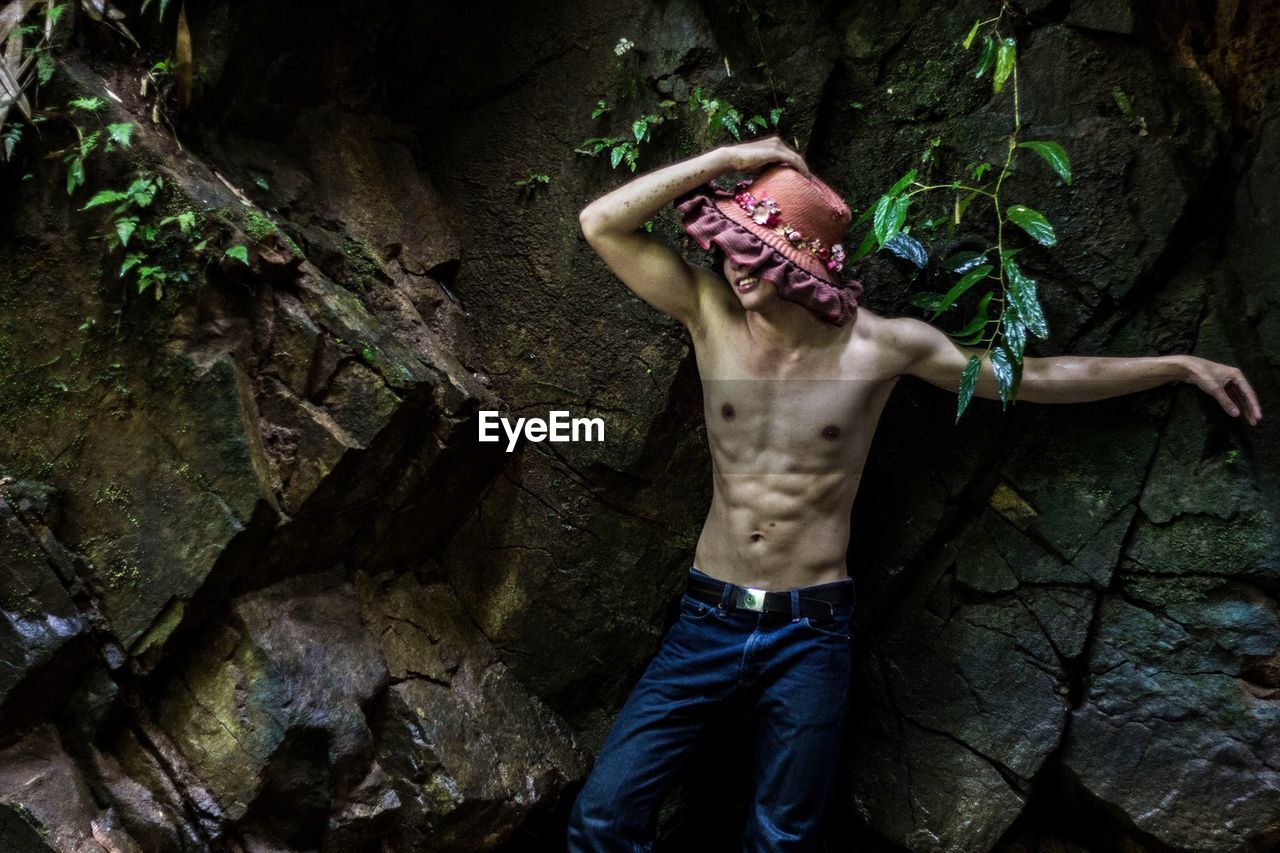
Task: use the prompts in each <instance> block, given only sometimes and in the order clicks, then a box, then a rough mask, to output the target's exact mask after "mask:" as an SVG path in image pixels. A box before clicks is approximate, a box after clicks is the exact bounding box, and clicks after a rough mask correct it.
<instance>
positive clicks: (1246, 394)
mask: <svg viewBox="0 0 1280 853" xmlns="http://www.w3.org/2000/svg"><path fill="white" fill-rule="evenodd" d="M888 328H889V333H888V334H889V336H890V340H889V341H887V344H888V346H889V347H890V348H891V349H892V351H893V352H894V353H895V355H894V360H895V362H896V364H897V367H898V372H899V373H901V374H904V375H909V376H918V377H919V378H921V379H923V380H925V381H926V382H929V383H931V384H933V385H937V386H938V387H939V388H945V389H947V390H948V391H955V390H957V388H958V387H959V384H960V373H961V371H962V370H964V366H965V364H966V363H968V361H969V356H970V355H982V354H984V352H985V351H984V350H978V349H971V348H968V347H961V346H959V345H957V344H956V343H955V342H954V341H952V340H951V339H950V338H948V337H947V336H946V335H945V334H944V333H943V332H942V331H941V330H939V329H937V328H935V327H934V326H931V325H929V324H928V323H925V322H923V321H921V320H915V319H912V318H907V317H903V318H897V319H894V320H892V321H890V324H889V327H888ZM981 366H982V369H981V372H980V373H979V374H978V381H977V384H976V385H975V387H974V391H973V393H974V395H975V396H978V397H985V398H987V399H992V400H998V399H999V398H1000V394H999V391H998V390H997V386H996V378H995V373H994V371H993V370H992V368H991V359H990V358H983V359H982V362H981ZM1166 382H1190V383H1192V384H1194V385H1197V386H1198V387H1199V388H1200V389H1201V390H1202V391H1204V392H1205V393H1206V394H1209V395H1210V396H1211V397H1213V398H1214V399H1215V400H1217V401H1218V403H1219V404H1220V405H1221V406H1222V408H1223V409H1224V410H1225V411H1226V412H1227V414H1229V415H1231V416H1232V417H1236V416H1238V415H1241V414H1243V415H1244V418H1245V419H1246V420H1247V421H1248V422H1249V423H1250V424H1251V425H1256V424H1257V423H1258V421H1259V420H1261V419H1262V406H1261V405H1260V404H1259V403H1258V395H1257V394H1256V393H1255V392H1254V390H1253V388H1252V386H1250V385H1249V380H1247V379H1245V377H1244V374H1243V373H1242V372H1241V371H1240V369H1239V368H1238V367H1233V366H1231V365H1229V364H1219V363H1218V362H1214V361H1209V360H1207V359H1203V358H1198V357H1196V356H1193V355H1163V356H1135V357H1132V358H1126V357H1106V356H1076V355H1064V356H1054V357H1052V358H1033V357H1031V356H1028V357H1026V358H1024V359H1023V360H1022V380H1021V382H1020V383H1019V385H1018V399H1019V400H1026V401H1027V402H1030V403H1083V402H1088V401H1090V400H1102V399H1105V398H1107V397H1118V396H1120V395H1121V394H1130V393H1132V392H1134V391H1143V390H1146V389H1147V388H1154V387H1156V386H1157V385H1163V384H1164V383H1166Z"/></svg>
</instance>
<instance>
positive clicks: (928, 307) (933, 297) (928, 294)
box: [907, 290, 943, 311]
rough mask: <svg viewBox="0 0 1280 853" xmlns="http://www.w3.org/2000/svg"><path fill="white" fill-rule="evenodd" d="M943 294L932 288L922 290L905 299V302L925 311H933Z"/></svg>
mask: <svg viewBox="0 0 1280 853" xmlns="http://www.w3.org/2000/svg"><path fill="white" fill-rule="evenodd" d="M942 298H943V294H941V293H938V292H937V291H934V290H922V291H920V292H919V293H917V294H915V295H913V296H912V297H911V298H910V299H908V300H907V303H908V304H910V305H914V306H916V307H917V308H923V309H924V310H925V311H933V310H934V309H936V308H937V307H938V303H940V302H941V301H942Z"/></svg>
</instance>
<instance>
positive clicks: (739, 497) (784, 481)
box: [694, 467, 858, 589]
mask: <svg viewBox="0 0 1280 853" xmlns="http://www.w3.org/2000/svg"><path fill="white" fill-rule="evenodd" d="M857 480H858V477H856V476H850V475H849V474H848V473H843V474H842V473H838V472H826V473H744V474H722V473H721V472H720V471H719V469H718V467H717V471H716V475H715V494H714V497H713V498H712V502H711V510H710V512H708V513H707V520H706V524H705V525H704V526H703V528H702V535H701V537H700V538H699V539H698V548H697V552H696V554H695V557H694V565H695V566H696V567H697V568H698V569H699V570H700V571H702V572H705V573H706V574H708V575H711V576H712V577H714V578H719V579H720V580H725V581H730V582H731V583H735V584H737V585H739V586H747V587H755V588H757V589H788V588H790V587H803V586H813V585H815V584H823V583H832V582H835V581H841V580H844V579H845V578H847V577H848V576H849V574H848V568H847V567H846V564H845V554H846V552H847V551H848V548H849V514H850V510H851V508H852V504H853V497H854V493H855V492H856V491H857Z"/></svg>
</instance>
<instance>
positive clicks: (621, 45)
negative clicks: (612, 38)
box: [613, 36, 636, 56]
mask: <svg viewBox="0 0 1280 853" xmlns="http://www.w3.org/2000/svg"><path fill="white" fill-rule="evenodd" d="M635 46H636V43H635V42H633V41H631V40H630V39H628V38H627V37H626V36H623V37H622V38H620V39H618V43H617V44H615V45H614V46H613V52H614V53H616V54H617V55H618V56H622V54H624V53H626V52H627V51H628V50H631V48H633V47H635Z"/></svg>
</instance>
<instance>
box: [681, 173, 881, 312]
mask: <svg viewBox="0 0 1280 853" xmlns="http://www.w3.org/2000/svg"><path fill="white" fill-rule="evenodd" d="M674 205H675V208H676V210H678V211H680V216H681V222H682V224H683V225H684V229H685V231H687V232H688V233H689V235H690V236H691V237H693V239H694V240H696V241H697V243H698V245H699V246H701V247H702V248H703V249H704V250H705V249H710V248H711V244H712V243H715V244H716V245H717V246H719V247H720V248H721V249H722V250H724V252H725V254H726V255H728V257H729V258H730V259H732V260H733V262H734V263H735V264H737V265H738V266H740V267H745V268H747V269H748V270H749V271H750V274H751V275H752V276H754V277H757V278H762V279H765V280H767V281H772V282H773V285H774V288H775V289H776V290H777V292H778V296H780V297H782V298H783V299H786V300H788V301H789V302H795V303H797V304H799V305H803V306H804V307H805V308H808V309H809V310H811V311H813V312H815V313H816V314H817V315H818V316H819V317H821V318H822V319H824V320H826V321H827V322H829V323H833V324H835V325H837V326H839V325H843V324H844V323H845V322H847V321H848V320H849V319H850V318H851V317H853V315H854V312H855V311H857V308H858V298H859V297H860V296H861V295H862V283H861V282H859V281H854V280H853V279H848V280H845V279H844V278H843V277H842V276H841V272H842V271H843V267H844V262H845V252H844V247H843V245H841V243H840V241H841V240H842V239H844V234H845V232H846V231H847V230H848V228H849V223H850V222H851V221H852V219H853V217H852V216H851V215H850V213H849V207H848V205H846V204H845V203H844V201H843V200H842V199H841V198H840V196H839V195H838V194H837V193H836V192H835V190H833V189H831V187H829V186H827V185H826V184H825V183H823V182H822V181H821V180H819V179H818V178H817V177H814V178H813V179H812V180H810V179H809V178H806V177H805V176H804V174H803V173H801V172H800V171H799V170H797V169H795V168H794V167H792V166H789V165H786V164H783V163H779V164H777V165H774V166H770V167H769V168H767V169H765V170H764V171H763V172H761V173H760V174H759V175H758V176H757V177H756V178H755V179H748V180H745V181H740V182H739V183H738V185H737V187H736V188H735V191H734V192H728V191H726V190H722V189H721V188H720V187H718V186H716V184H715V183H714V182H711V183H707V184H706V185H704V186H700V187H696V188H695V189H693V190H690V191H689V192H687V193H685V194H684V195H682V196H680V197H679V198H677V199H676V200H675V202H674Z"/></svg>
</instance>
